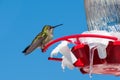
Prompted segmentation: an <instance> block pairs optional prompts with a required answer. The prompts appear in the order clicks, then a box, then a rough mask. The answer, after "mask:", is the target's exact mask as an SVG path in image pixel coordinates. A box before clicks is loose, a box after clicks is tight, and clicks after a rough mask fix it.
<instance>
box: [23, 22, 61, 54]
mask: <svg viewBox="0 0 120 80" xmlns="http://www.w3.org/2000/svg"><path fill="white" fill-rule="evenodd" d="M61 25H63V24H59V25H56V26H51V25H45V26H44V27H43V29H42V31H41V32H40V33H39V34H38V35H37V36H36V37H35V38H34V39H33V41H32V43H31V44H30V45H29V46H27V47H26V48H25V49H24V50H23V53H24V54H25V55H28V54H30V53H31V52H32V51H34V50H35V49H36V48H41V50H43V48H44V46H45V44H47V43H48V42H50V41H51V40H52V39H53V30H54V28H56V27H58V26H61Z"/></svg>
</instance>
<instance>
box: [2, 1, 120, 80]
mask: <svg viewBox="0 0 120 80" xmlns="http://www.w3.org/2000/svg"><path fill="white" fill-rule="evenodd" d="M61 23H62V24H64V25H63V26H61V27H59V28H56V30H55V31H54V39H56V38H59V37H62V36H65V35H71V34H78V33H82V32H83V31H86V30H87V23H86V16H85V9H84V0H59V1H58V0H0V80H90V78H89V75H83V74H81V73H80V72H79V70H78V69H77V68H75V69H73V70H69V69H67V68H66V69H65V71H63V70H62V68H61V63H60V62H53V61H48V60H47V58H48V57H49V55H50V52H51V50H52V49H53V48H54V47H55V46H56V45H57V44H55V45H53V46H51V47H50V48H49V49H48V50H47V52H45V54H44V53H42V52H41V51H40V50H39V49H36V50H35V51H34V52H32V54H30V55H28V56H25V55H23V54H22V50H23V49H24V48H25V47H26V46H27V45H29V44H30V43H31V41H32V40H33V39H34V37H35V36H36V35H37V34H38V33H39V32H40V31H41V29H42V27H43V26H44V25H45V24H49V25H53V26H54V25H57V24H61ZM92 79H93V80H113V79H114V80H119V79H120V77H115V76H112V75H93V78H92Z"/></svg>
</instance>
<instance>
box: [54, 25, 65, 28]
mask: <svg viewBox="0 0 120 80" xmlns="http://www.w3.org/2000/svg"><path fill="white" fill-rule="evenodd" d="M61 25H63V24H59V25H56V26H53V27H52V28H56V27H58V26H61Z"/></svg>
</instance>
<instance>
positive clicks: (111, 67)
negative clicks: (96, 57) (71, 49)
mask: <svg viewBox="0 0 120 80" xmlns="http://www.w3.org/2000/svg"><path fill="white" fill-rule="evenodd" d="M80 71H81V72H82V73H83V74H85V73H89V72H90V67H89V66H87V67H83V68H81V69H80ZM92 73H93V74H112V75H116V76H120V64H98V65H93V68H92Z"/></svg>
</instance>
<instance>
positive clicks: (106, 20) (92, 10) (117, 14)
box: [85, 0, 120, 32]
mask: <svg viewBox="0 0 120 80" xmlns="http://www.w3.org/2000/svg"><path fill="white" fill-rule="evenodd" d="M85 10H86V16H87V23H88V30H89V31H90V30H106V31H108V32H110V31H114V32H120V0H85Z"/></svg>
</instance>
